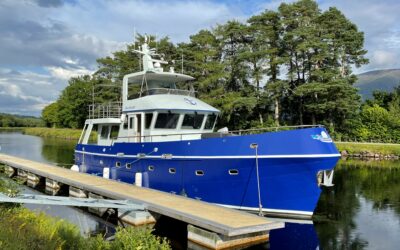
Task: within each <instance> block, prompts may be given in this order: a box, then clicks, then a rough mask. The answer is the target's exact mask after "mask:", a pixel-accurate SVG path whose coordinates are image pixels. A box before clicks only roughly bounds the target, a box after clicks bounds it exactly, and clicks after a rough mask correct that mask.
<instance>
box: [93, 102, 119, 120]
mask: <svg viewBox="0 0 400 250" xmlns="http://www.w3.org/2000/svg"><path fill="white" fill-rule="evenodd" d="M121 113H122V103H121V102H109V103H102V104H91V105H89V119H99V118H119V117H121Z"/></svg>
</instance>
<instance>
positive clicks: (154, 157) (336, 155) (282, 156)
mask: <svg viewBox="0 0 400 250" xmlns="http://www.w3.org/2000/svg"><path fill="white" fill-rule="evenodd" d="M75 153H82V154H85V155H97V156H105V157H119V158H150V159H151V158H153V159H159V158H163V157H162V156H161V155H146V156H144V157H138V156H137V155H116V154H102V153H92V152H87V151H81V150H75ZM339 156H340V154H302V155H258V158H272V159H273V158H328V157H339ZM171 158H172V159H253V158H256V156H255V155H216V156H197V155H191V156H180V155H172V157H171Z"/></svg>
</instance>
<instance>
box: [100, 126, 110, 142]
mask: <svg viewBox="0 0 400 250" xmlns="http://www.w3.org/2000/svg"><path fill="white" fill-rule="evenodd" d="M109 133H110V127H109V126H101V133H100V138H101V139H108V134H109Z"/></svg>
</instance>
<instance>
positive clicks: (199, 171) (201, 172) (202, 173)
mask: <svg viewBox="0 0 400 250" xmlns="http://www.w3.org/2000/svg"><path fill="white" fill-rule="evenodd" d="M196 175H197V176H203V175H204V171H203V170H196Z"/></svg>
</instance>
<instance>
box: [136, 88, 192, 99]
mask: <svg viewBox="0 0 400 250" xmlns="http://www.w3.org/2000/svg"><path fill="white" fill-rule="evenodd" d="M165 94H170V95H186V96H193V97H194V96H195V91H191V90H184V89H166V88H153V89H148V90H143V91H142V92H141V93H140V96H147V95H165Z"/></svg>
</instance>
